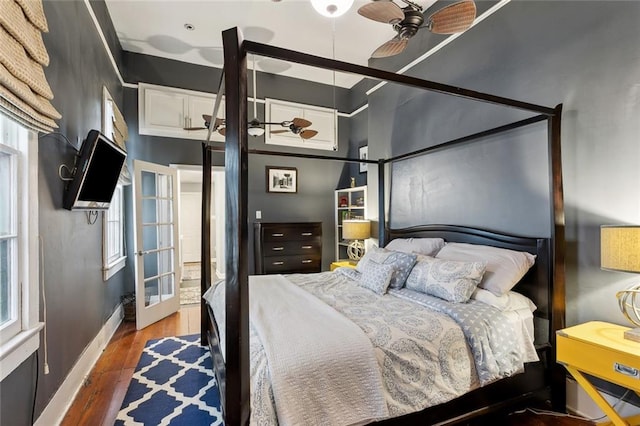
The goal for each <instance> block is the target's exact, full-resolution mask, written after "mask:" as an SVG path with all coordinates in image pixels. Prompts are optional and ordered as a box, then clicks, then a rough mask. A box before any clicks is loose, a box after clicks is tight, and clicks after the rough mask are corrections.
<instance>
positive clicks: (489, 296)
mask: <svg viewBox="0 0 640 426" xmlns="http://www.w3.org/2000/svg"><path fill="white" fill-rule="evenodd" d="M471 299H473V300H477V301H479V302H483V303H486V304H487V305H491V306H493V307H494V308H496V309H499V310H501V311H517V310H519V309H528V310H529V311H531V312H535V310H536V309H538V307H537V306H536V305H535V303H533V301H532V300H531V299H529V298H528V297H527V296H524V295H522V294H520V293H516V292H515V291H508V292H506V293H505V294H503V295H502V296H496V295H495V294H493V293H491V292H490V291H488V290H485V289H483V288H477V289H476V290H475V291H474V292H473V294H472V295H471Z"/></svg>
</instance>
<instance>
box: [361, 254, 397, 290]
mask: <svg viewBox="0 0 640 426" xmlns="http://www.w3.org/2000/svg"><path fill="white" fill-rule="evenodd" d="M393 271H394V269H393V266H392V265H381V264H379V263H375V262H369V263H368V264H367V267H366V268H365V270H364V272H363V273H362V275H361V276H360V280H359V281H358V284H359V285H360V286H361V287H364V288H368V289H369V290H371V291H373V292H375V293H377V294H385V293H386V292H387V288H389V283H390V282H391V276H392V275H393Z"/></svg>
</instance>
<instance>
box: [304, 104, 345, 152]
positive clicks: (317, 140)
mask: <svg viewBox="0 0 640 426" xmlns="http://www.w3.org/2000/svg"><path fill="white" fill-rule="evenodd" d="M303 118H305V119H307V120H309V121H310V122H311V123H313V124H312V125H311V126H309V128H310V129H313V130H315V131H317V132H318V134H317V135H315V136H314V137H313V138H311V139H306V140H303V144H304V145H305V146H309V147H310V148H315V147H317V149H333V150H337V149H338V145H337V143H336V114H335V111H332V110H329V111H327V110H319V109H315V108H307V109H305V111H304V117H303ZM310 145H313V146H310ZM320 147H327V148H320ZM329 147H330V148H329Z"/></svg>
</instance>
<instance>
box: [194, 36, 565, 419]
mask: <svg viewBox="0 0 640 426" xmlns="http://www.w3.org/2000/svg"><path fill="white" fill-rule="evenodd" d="M222 37H223V49H224V70H223V76H222V79H221V82H220V86H219V91H218V96H217V97H216V105H215V107H214V114H213V115H214V116H217V112H218V108H219V106H220V103H219V99H220V98H221V95H222V94H224V95H225V97H226V100H225V101H226V116H225V117H226V123H225V127H226V143H225V144H224V148H220V147H219V146H214V145H211V144H209V142H208V140H209V137H208V138H207V140H206V141H205V142H204V143H203V191H202V194H203V202H202V235H203V239H202V265H208V264H209V259H210V258H211V247H210V238H208V235H210V232H211V223H210V217H211V214H210V213H211V211H210V208H211V207H210V205H211V204H210V203H211V166H212V163H213V162H212V158H213V154H214V153H215V152H217V151H224V154H225V173H226V198H225V201H226V229H225V231H226V276H225V287H226V288H225V290H226V300H225V305H226V313H225V315H226V351H227V352H226V354H227V356H226V363H225V362H224V361H223V358H222V356H221V353H220V345H219V337H218V336H219V335H218V328H217V325H216V324H215V320H214V319H213V315H212V313H211V311H210V308H209V307H208V305H207V304H206V303H205V302H204V301H203V302H202V310H201V311H202V313H201V315H202V318H201V319H202V333H201V340H202V344H203V345H209V348H210V349H211V353H212V356H213V360H214V368H215V372H216V377H217V379H218V383H219V386H220V393H221V395H220V396H221V400H222V408H223V414H224V420H225V424H227V425H245V424H248V422H249V415H250V393H249V382H250V372H249V310H248V306H249V291H248V271H249V266H248V263H249V262H248V260H249V248H248V241H249V229H248V223H249V220H248V219H249V217H248V208H247V206H248V197H247V194H248V191H247V189H248V156H249V154H254V155H278V156H289V157H298V158H310V159H317V160H326V161H342V162H353V163H360V162H367V163H369V164H377V165H378V199H379V200H380V202H379V208H378V217H379V221H378V235H379V245H380V246H384V245H385V244H386V242H387V241H389V240H391V239H393V238H398V237H408V236H414V237H416V236H418V237H419V236H422V237H427V236H433V237H442V238H444V239H445V240H447V241H456V242H469V243H476V244H486V245H493V246H497V247H505V248H511V249H514V250H521V251H528V252H530V253H533V254H536V255H537V261H536V266H535V267H534V268H532V269H531V271H529V273H528V274H527V276H526V277H525V278H524V279H523V281H522V282H520V283H519V284H518V285H517V290H518V291H519V292H522V293H523V294H525V295H527V296H529V297H530V298H531V299H532V300H533V301H534V302H535V303H536V305H537V306H538V310H537V311H536V320H537V322H536V330H540V329H543V330H544V333H543V334H544V336H543V337H541V338H537V339H536V348H537V350H538V352H539V354H540V355H541V361H540V362H536V363H529V364H527V366H526V369H525V372H524V373H523V374H518V375H516V376H514V377H511V378H508V379H503V380H500V381H498V382H496V383H492V384H490V385H488V386H485V387H482V388H479V389H476V390H474V391H472V392H470V393H468V394H465V395H463V396H461V397H459V398H456V399H455V400H453V401H450V402H448V403H445V404H441V405H437V406H434V407H430V408H427V409H425V410H423V411H420V412H418V413H413V414H410V415H406V416H403V417H399V418H394V419H388V420H385V421H382V422H379V423H380V424H416V423H417V422H420V423H419V424H455V423H459V422H462V421H464V420H467V419H469V418H472V417H476V416H479V415H483V414H486V413H490V412H493V411H496V410H500V409H504V408H506V407H507V406H509V407H511V406H513V405H515V404H519V403H522V402H524V401H526V400H529V399H531V398H533V397H541V398H544V399H546V400H548V401H550V403H551V406H552V408H553V409H555V410H558V411H564V410H565V402H566V396H565V373H564V371H563V370H562V368H561V367H560V366H558V365H557V364H556V362H555V332H556V331H557V330H559V329H561V328H564V324H565V284H564V283H565V276H564V201H563V190H562V165H561V151H560V119H561V114H562V105H558V106H556V107H554V108H549V107H544V106H539V105H534V104H530V103H526V102H521V101H516V100H513V99H508V98H503V97H499V96H495V95H490V94H486V93H480V92H476V91H472V90H467V89H463V88H459V87H454V86H449V85H445V84H440V83H435V82H431V81H426V80H421V79H418V78H415V77H409V76H405V75H400V74H395V73H391V72H387V71H382V70H378V69H373V68H368V67H364V66H359V65H354V64H349V63H346V62H341V61H336V60H332V59H326V58H321V57H317V56H313V55H307V54H304V53H300V52H295V51H291V50H287V49H282V48H277V47H273V46H268V45H265V44H261V43H256V42H251V41H244V40H243V39H242V35H241V33H240V31H239V30H238V29H237V28H232V29H229V30H226V31H224V32H223V34H222ZM248 53H253V54H257V55H260V56H265V57H270V58H274V59H281V60H285V61H289V62H295V63H300V64H305V65H309V66H314V67H319V68H324V69H329V70H335V71H341V72H347V73H352V74H359V75H362V76H365V77H371V78H375V79H379V80H386V81H391V82H395V83H399V84H403V85H407V86H410V87H414V88H418V89H423V90H428V91H434V92H438V93H443V94H448V95H451V96H456V97H461V98H466V99H470V100H474V101H479V102H485V103H491V104H497V105H502V106H506V107H510V108H516V109H520V110H523V111H527V112H529V113H532V114H534V115H532V116H531V117H530V118H527V119H524V120H520V121H517V122H514V123H510V124H507V125H503V126H500V127H496V128H492V129H488V130H485V131H483V132H479V133H475V134H472V135H468V136H465V137H462V138H458V139H455V140H451V141H448V142H443V143H439V144H436V145H432V146H429V147H427V148H424V149H421V150H418V151H415V152H411V153H407V154H403V155H400V156H396V157H393V158H389V159H379V160H377V161H376V160H361V159H359V158H342V157H332V156H320V155H307V154H295V153H284V152H270V151H261V150H250V149H249V148H248V134H247V132H246V129H247V125H248V122H247V54H248ZM542 121H546V122H547V143H548V148H549V165H550V171H551V173H550V182H549V193H550V198H551V204H552V209H551V211H550V228H551V229H550V234H551V238H527V237H520V236H510V235H505V234H501V233H498V232H491V231H488V230H479V229H472V228H466V227H461V226H451V225H426V226H421V227H414V228H406V229H395V230H393V229H387V227H386V218H387V217H386V203H385V200H387V198H386V196H387V194H385V191H384V188H385V168H386V166H387V165H388V164H392V163H393V162H395V161H398V160H403V159H406V158H410V157H414V156H419V155H426V154H428V153H430V152H431V151H435V150H441V149H446V148H449V147H451V146H457V145H459V144H462V143H469V142H472V141H474V140H477V139H481V138H484V137H487V136H490V135H495V134H499V133H503V132H508V131H510V130H513V129H516V128H520V127H524V126H528V125H531V124H533V123H538V122H542ZM212 130H213V129H210V130H209V133H211V131H212ZM211 283H212V272H211V268H208V267H203V269H202V292H203V293H204V292H205V291H206V290H207V289H208V288H209V287H210V286H211Z"/></svg>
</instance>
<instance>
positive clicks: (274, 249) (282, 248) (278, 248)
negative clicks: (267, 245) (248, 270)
mask: <svg viewBox="0 0 640 426" xmlns="http://www.w3.org/2000/svg"><path fill="white" fill-rule="evenodd" d="M271 250H273V251H282V250H284V247H274V248H272V249H271Z"/></svg>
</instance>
